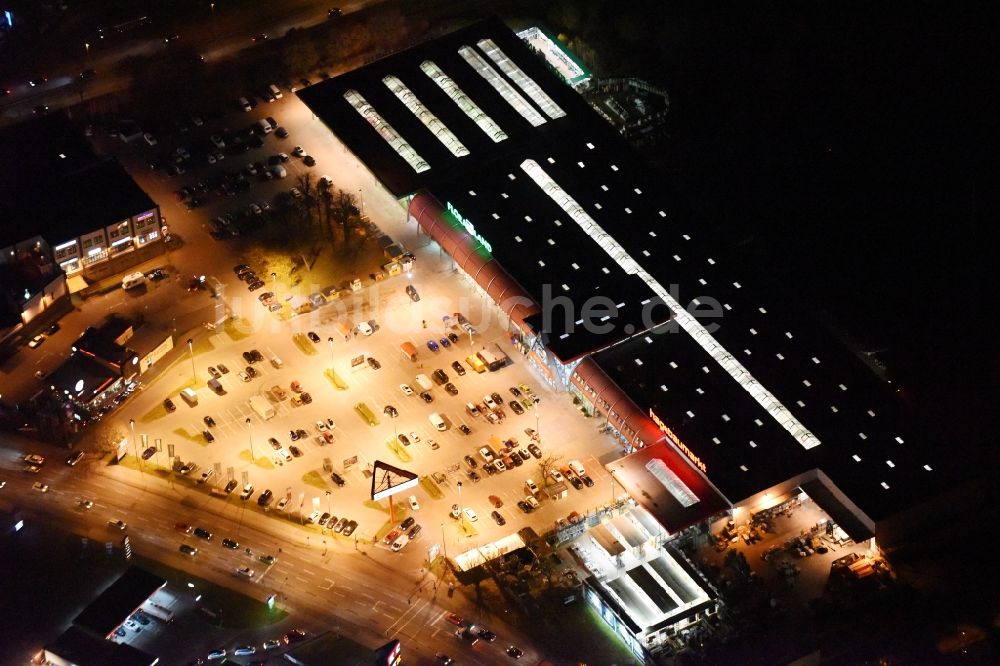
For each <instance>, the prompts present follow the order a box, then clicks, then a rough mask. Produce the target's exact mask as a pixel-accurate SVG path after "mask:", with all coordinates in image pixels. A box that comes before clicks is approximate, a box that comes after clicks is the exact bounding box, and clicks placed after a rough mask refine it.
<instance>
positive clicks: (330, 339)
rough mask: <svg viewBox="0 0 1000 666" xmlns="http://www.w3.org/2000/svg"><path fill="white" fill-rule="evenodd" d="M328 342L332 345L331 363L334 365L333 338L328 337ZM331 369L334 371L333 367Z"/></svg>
mask: <svg viewBox="0 0 1000 666" xmlns="http://www.w3.org/2000/svg"><path fill="white" fill-rule="evenodd" d="M326 341H327V342H329V343H330V363H333V336H330V337H328V338H327V339H326ZM330 369H331V370H332V369H333V367H332V366H331V368H330Z"/></svg>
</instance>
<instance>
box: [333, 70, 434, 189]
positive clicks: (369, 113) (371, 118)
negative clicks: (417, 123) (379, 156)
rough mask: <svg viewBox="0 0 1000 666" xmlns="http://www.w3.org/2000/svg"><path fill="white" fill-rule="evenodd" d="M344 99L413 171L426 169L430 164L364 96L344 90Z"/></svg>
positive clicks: (353, 91)
mask: <svg viewBox="0 0 1000 666" xmlns="http://www.w3.org/2000/svg"><path fill="white" fill-rule="evenodd" d="M344 99H346V100H347V103H348V104H350V105H351V106H353V107H354V110H355V111H357V112H358V113H359V114H361V117H362V118H364V119H365V120H367V121H368V124H369V125H371V126H372V127H373V128H374V129H375V131H376V132H378V133H379V136H381V137H382V139H383V140H384V141H385V142H386V143H388V144H389V145H390V146H392V149H393V150H395V151H396V154H398V155H399V156H400V157H402V158H403V159H404V160H406V163H407V164H409V165H410V166H411V167H412V168H413V170H414V171H416V172H417V173H420V172H421V171H427V170H428V169H430V168H431V166H430V165H429V164H428V163H427V162H426V161H424V158H422V157H421V156H420V155H419V154H417V151H416V150H414V149H413V146H411V145H410V144H408V143H407V142H406V140H405V139H403V137H401V136H400V135H399V132H397V131H396V130H395V129H393V127H392V125H390V124H389V123H388V122H386V120H385V118H383V117H382V116H381V115H379V113H378V111H376V110H375V107H373V106H372V105H371V104H369V103H368V100H366V99H365V98H364V97H362V96H361V93H359V92H358V91H357V90H347V91H345V92H344Z"/></svg>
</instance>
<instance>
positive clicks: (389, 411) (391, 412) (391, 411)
mask: <svg viewBox="0 0 1000 666" xmlns="http://www.w3.org/2000/svg"><path fill="white" fill-rule="evenodd" d="M331 339H332V338H331ZM382 413H383V414H385V415H386V416H388V417H389V419H391V420H392V436H393V438H394V439H395V440H396V442H397V443H398V442H399V433H398V432H397V431H396V417H397V416H399V410H397V409H396V408H395V407H393V406H392V405H386V406H385V409H383V410H382Z"/></svg>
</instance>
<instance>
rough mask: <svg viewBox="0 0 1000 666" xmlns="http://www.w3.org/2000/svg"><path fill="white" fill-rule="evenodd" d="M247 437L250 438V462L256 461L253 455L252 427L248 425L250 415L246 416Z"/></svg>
mask: <svg viewBox="0 0 1000 666" xmlns="http://www.w3.org/2000/svg"><path fill="white" fill-rule="evenodd" d="M247 437H249V438H250V462H252V463H255V462H257V461H256V460H254V457H253V428H251V427H250V417H249V416H248V417H247Z"/></svg>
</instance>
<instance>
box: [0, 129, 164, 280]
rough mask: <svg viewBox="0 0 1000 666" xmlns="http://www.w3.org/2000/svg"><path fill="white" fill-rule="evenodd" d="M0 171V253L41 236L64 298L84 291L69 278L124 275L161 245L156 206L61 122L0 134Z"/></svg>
mask: <svg viewBox="0 0 1000 666" xmlns="http://www.w3.org/2000/svg"><path fill="white" fill-rule="evenodd" d="M0 169H2V172H3V173H4V178H3V179H2V181H0V206H2V208H3V210H4V213H5V218H7V219H9V220H10V221H11V223H9V224H4V225H2V226H0V247H4V248H7V247H15V246H18V245H20V244H23V242H24V238H25V236H28V235H38V236H41V237H42V238H44V240H45V241H47V245H48V247H47V249H50V250H51V254H52V259H53V260H54V261H55V264H56V265H57V266H58V267H59V268H60V269H61V270H62V271H63V272H65V273H66V275H67V276H69V278H70V290H71V291H76V290H77V289H79V288H82V287H83V286H85V283H84V282H83V281H81V280H77V281H74V280H73V278H74V277H75V276H82V277H86V278H93V279H99V278H102V277H105V276H106V275H108V274H110V273H116V272H121V271H123V270H126V269H127V268H129V267H131V266H133V265H134V264H136V263H138V262H140V261H143V260H145V259H146V258H148V254H147V253H142V252H136V251H137V250H141V249H143V248H146V247H147V246H149V245H150V244H154V243H157V242H158V241H160V240H162V235H161V233H162V232H161V226H162V221H161V217H160V209H159V206H157V205H156V203H154V202H153V200H152V199H150V198H149V195H147V194H146V193H145V192H144V191H143V190H142V188H140V187H139V186H138V185H137V184H136V182H135V181H134V180H133V179H132V177H131V176H130V175H129V174H128V172H126V171H125V168H124V167H123V166H122V165H121V164H120V163H119V162H118V161H117V160H115V159H108V158H103V157H99V156H97V155H96V154H95V153H94V152H93V150H92V149H91V147H90V144H89V143H88V142H87V140H86V138H85V137H84V136H83V133H82V132H81V131H80V129H79V128H78V127H76V126H75V125H74V124H73V123H72V122H71V121H70V120H69V119H68V118H67V117H66V116H65V115H63V114H60V113H54V114H51V115H46V116H42V117H39V118H34V119H32V120H29V121H26V122H24V123H20V124H18V125H13V126H11V127H9V128H6V129H4V130H3V131H0ZM14 221H20V222H17V223H14ZM109 271H110V272H109ZM74 284H75V285H76V287H75V288H74V286H73V285H74Z"/></svg>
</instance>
